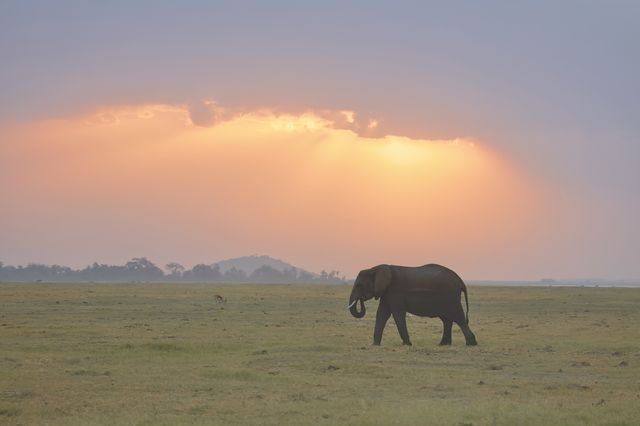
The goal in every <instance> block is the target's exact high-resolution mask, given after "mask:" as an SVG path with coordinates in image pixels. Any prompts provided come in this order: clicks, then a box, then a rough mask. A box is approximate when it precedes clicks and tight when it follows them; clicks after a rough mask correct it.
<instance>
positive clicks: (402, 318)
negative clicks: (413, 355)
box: [393, 311, 411, 346]
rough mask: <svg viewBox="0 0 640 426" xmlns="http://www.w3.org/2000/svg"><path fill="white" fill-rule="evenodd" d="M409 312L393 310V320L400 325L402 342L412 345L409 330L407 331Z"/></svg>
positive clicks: (399, 331)
mask: <svg viewBox="0 0 640 426" xmlns="http://www.w3.org/2000/svg"><path fill="white" fill-rule="evenodd" d="M406 316H407V313H406V312H395V311H394V312H393V320H394V321H395V322H396V327H398V333H400V338H402V344H404V345H407V346H411V340H410V339H409V332H408V331H407V318H406Z"/></svg>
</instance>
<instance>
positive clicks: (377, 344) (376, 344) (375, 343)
mask: <svg viewBox="0 0 640 426" xmlns="http://www.w3.org/2000/svg"><path fill="white" fill-rule="evenodd" d="M371 346H380V342H373V343H372V344H371Z"/></svg>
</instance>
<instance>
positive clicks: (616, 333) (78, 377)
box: [0, 284, 640, 425]
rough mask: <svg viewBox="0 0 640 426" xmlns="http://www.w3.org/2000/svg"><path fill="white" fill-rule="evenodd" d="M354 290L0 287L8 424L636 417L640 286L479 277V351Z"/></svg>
mask: <svg viewBox="0 0 640 426" xmlns="http://www.w3.org/2000/svg"><path fill="white" fill-rule="evenodd" d="M349 292H350V288H349V287H347V286H344V287H342V286H339V287H338V286H304V285H299V286H296V285H282V286H280V285H278V286H276V285H192V284H126V285H118V284H0V424H16V425H17V424H52V425H74V424H77V425H88V424H89V425H90V424H140V425H158V424H221V425H232V424H266V425H271V424H273V425H280V424H289V425H303V424H321V425H322V424H327V425H333V424H356V425H373V424H384V425H388V424H410V425H413V424H415V425H438V424H442V425H471V424H473V425H492V424H497V425H515V424H517V425H547V424H562V425H572V424H575V425H579V424H608V425H623V424H629V425H631V424H638V421H639V420H638V419H640V331H639V329H638V324H639V323H640V309H639V307H640V289H611V288H499V287H470V290H469V297H470V305H471V309H470V317H471V327H472V329H473V331H474V332H475V334H476V336H477V337H478V342H479V346H477V347H467V346H465V345H464V338H463V336H462V334H461V333H460V331H459V329H457V327H455V326H454V335H453V346H451V347H439V346H438V342H439V340H440V337H441V332H442V325H441V323H440V321H439V320H438V319H426V318H417V317H410V318H408V326H409V332H410V334H411V338H412V341H413V344H414V346H413V347H404V346H402V345H401V341H400V338H399V336H398V333H397V331H396V329H395V324H394V323H393V320H390V321H389V323H388V325H387V329H386V330H385V334H384V338H383V342H382V346H381V347H372V346H371V345H370V343H371V337H372V333H373V321H374V317H375V308H376V304H377V302H374V301H370V302H369V303H368V304H367V305H368V308H369V312H368V314H367V316H366V317H365V318H364V319H362V320H356V319H354V318H352V317H351V316H350V315H349V313H348V312H347V310H346V303H347V298H348V294H349ZM216 294H220V295H223V296H224V297H225V298H226V299H227V303H226V304H217V303H215V302H214V295H216Z"/></svg>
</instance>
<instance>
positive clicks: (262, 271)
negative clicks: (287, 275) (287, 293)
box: [249, 265, 283, 283]
mask: <svg viewBox="0 0 640 426" xmlns="http://www.w3.org/2000/svg"><path fill="white" fill-rule="evenodd" d="M249 281H251V282H258V283H280V282H283V274H282V272H280V271H278V270H277V269H275V268H273V267H271V266H269V265H262V266H261V267H259V268H258V269H256V270H255V271H253V272H252V273H251V275H250V276H249Z"/></svg>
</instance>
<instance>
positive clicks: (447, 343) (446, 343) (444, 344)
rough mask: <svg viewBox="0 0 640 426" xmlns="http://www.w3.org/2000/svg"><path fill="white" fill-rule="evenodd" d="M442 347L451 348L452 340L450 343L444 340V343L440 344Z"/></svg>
mask: <svg viewBox="0 0 640 426" xmlns="http://www.w3.org/2000/svg"><path fill="white" fill-rule="evenodd" d="M440 346H451V340H449V341H444V340H443V341H442V342H440Z"/></svg>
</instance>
